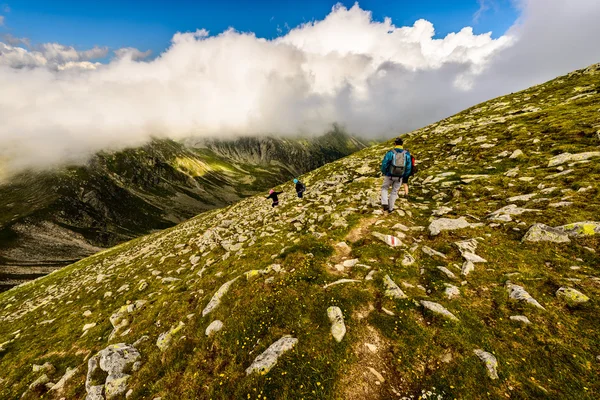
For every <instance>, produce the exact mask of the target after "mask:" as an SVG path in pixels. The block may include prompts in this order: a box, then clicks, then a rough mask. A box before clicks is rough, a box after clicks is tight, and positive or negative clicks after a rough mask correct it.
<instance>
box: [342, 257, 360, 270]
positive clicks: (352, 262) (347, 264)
mask: <svg viewBox="0 0 600 400" xmlns="http://www.w3.org/2000/svg"><path fill="white" fill-rule="evenodd" d="M356 264H358V258H354V259H352V260H345V261H344V262H343V263H342V265H343V266H344V267H346V268H352V267H354V266H355V265H356Z"/></svg>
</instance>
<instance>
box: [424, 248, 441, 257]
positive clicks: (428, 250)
mask: <svg viewBox="0 0 600 400" xmlns="http://www.w3.org/2000/svg"><path fill="white" fill-rule="evenodd" d="M421 251H423V253H425V254H427V255H428V256H431V257H440V258H446V255H445V254H444V253H440V252H439V251H437V250H434V249H432V248H431V247H428V246H423V247H422V248H421Z"/></svg>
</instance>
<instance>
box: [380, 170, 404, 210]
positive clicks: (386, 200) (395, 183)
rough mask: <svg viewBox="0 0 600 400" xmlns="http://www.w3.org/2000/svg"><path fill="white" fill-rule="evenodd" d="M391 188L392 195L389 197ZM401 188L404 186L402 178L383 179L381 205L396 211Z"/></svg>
mask: <svg viewBox="0 0 600 400" xmlns="http://www.w3.org/2000/svg"><path fill="white" fill-rule="evenodd" d="M390 186H391V187H392V193H390V194H389V197H388V190H389V188H390ZM400 186H402V178H400V177H391V176H385V177H384V178H383V185H382V186H381V205H382V206H388V209H389V210H390V211H392V210H393V209H394V204H395V203H396V199H397V198H398V190H400Z"/></svg>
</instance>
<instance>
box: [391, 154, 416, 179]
mask: <svg viewBox="0 0 600 400" xmlns="http://www.w3.org/2000/svg"><path fill="white" fill-rule="evenodd" d="M392 151H393V152H394V153H393V154H392V162H391V163H390V175H391V176H395V177H404V176H408V175H410V172H411V170H412V162H411V158H410V153H409V152H408V151H406V150H402V151H401V152H398V151H395V150H392Z"/></svg>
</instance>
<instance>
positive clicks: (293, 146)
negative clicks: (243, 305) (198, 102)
mask: <svg viewBox="0 0 600 400" xmlns="http://www.w3.org/2000/svg"><path fill="white" fill-rule="evenodd" d="M363 147H364V145H363V144H362V143H361V142H360V141H358V140H356V139H354V138H350V137H348V136H346V135H344V134H343V133H341V132H339V131H334V132H332V133H329V134H327V135H324V136H322V137H316V138H313V139H306V140H304V139H296V140H294V139H288V140H284V139H275V138H269V137H265V138H241V139H237V140H232V141H207V140H203V141H201V140H194V139H189V140H187V141H185V142H184V143H178V142H174V141H168V140H160V141H159V140H157V141H154V142H153V143H151V144H149V145H147V146H144V147H141V148H135V149H128V150H124V151H120V152H115V153H102V154H98V155H96V156H95V157H94V158H93V159H92V160H91V161H90V162H89V163H88V164H87V165H84V166H75V167H68V168H61V169H59V170H54V171H48V172H41V173H24V174H21V175H19V176H16V177H13V178H12V179H11V180H10V181H9V182H8V183H7V182H5V183H4V184H3V185H1V186H0V204H2V210H1V212H0V285H2V286H3V287H10V286H11V285H14V284H15V283H18V282H20V281H22V280H26V279H31V278H34V277H37V276H40V275H44V274H46V273H49V272H51V271H53V270H55V269H57V268H59V267H61V266H64V265H67V264H70V263H72V262H75V261H77V260H79V259H81V258H84V257H86V256H89V255H90V254H93V253H95V252H97V251H99V250H101V249H102V248H106V247H111V246H114V245H116V244H118V243H120V242H123V241H125V240H129V239H132V238H134V237H137V236H140V235H143V234H147V233H149V232H152V231H154V230H158V229H164V228H167V227H169V226H172V225H174V224H176V223H178V222H181V221H183V220H186V219H188V218H190V217H192V216H194V215H196V214H198V213H201V212H203V211H206V210H210V209H214V208H219V207H223V206H225V205H228V204H231V203H233V202H235V201H237V200H239V199H241V198H244V197H247V196H250V195H253V194H256V193H258V192H261V191H265V190H267V189H268V188H270V187H271V186H274V185H276V184H278V183H280V182H283V181H284V180H287V179H290V178H291V177H294V176H298V175H300V174H301V173H304V172H307V171H310V170H312V169H315V168H317V167H319V166H321V165H323V164H326V163H328V162H331V161H333V160H336V159H338V158H340V157H344V156H346V155H348V154H350V153H352V152H354V151H356V150H358V149H361V148H363ZM0 287H1V286H0Z"/></svg>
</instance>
